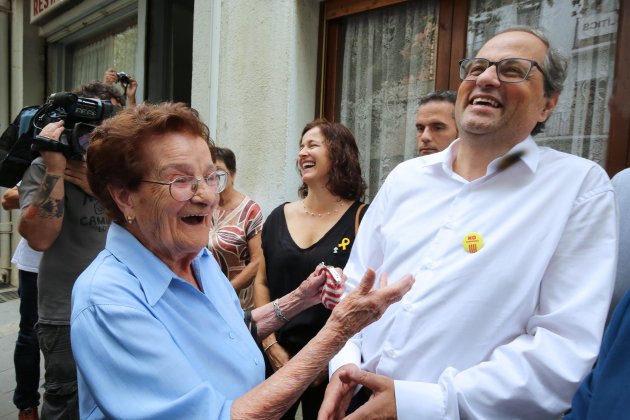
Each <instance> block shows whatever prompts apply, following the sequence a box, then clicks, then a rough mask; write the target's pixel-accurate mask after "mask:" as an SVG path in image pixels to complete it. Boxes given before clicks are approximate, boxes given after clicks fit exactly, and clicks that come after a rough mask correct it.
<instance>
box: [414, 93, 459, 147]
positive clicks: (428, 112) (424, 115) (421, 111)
mask: <svg viewBox="0 0 630 420" xmlns="http://www.w3.org/2000/svg"><path fill="white" fill-rule="evenodd" d="M456 95H457V94H456V92H454V91H452V90H438V91H436V92H431V93H429V94H427V95H425V96H423V97H422V98H420V106H419V107H418V114H417V115H416V144H417V145H418V155H420V156H426V155H430V154H432V153H437V152H441V151H442V150H444V149H446V148H447V147H448V145H449V144H451V142H452V141H453V140H455V139H456V138H457V125H456V124H455V99H456Z"/></svg>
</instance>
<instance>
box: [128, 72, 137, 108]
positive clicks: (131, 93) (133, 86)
mask: <svg viewBox="0 0 630 420" xmlns="http://www.w3.org/2000/svg"><path fill="white" fill-rule="evenodd" d="M137 90H138V81H137V80H136V79H134V78H133V77H131V76H129V86H127V106H134V105H135V104H136V91H137Z"/></svg>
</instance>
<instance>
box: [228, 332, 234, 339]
mask: <svg viewBox="0 0 630 420" xmlns="http://www.w3.org/2000/svg"><path fill="white" fill-rule="evenodd" d="M228 335H229V336H230V339H231V340H234V333H233V332H232V331H230V334H228Z"/></svg>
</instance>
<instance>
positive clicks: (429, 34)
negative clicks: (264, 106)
mask: <svg viewBox="0 0 630 420" xmlns="http://www.w3.org/2000/svg"><path fill="white" fill-rule="evenodd" d="M438 6H439V3H438V1H426V2H408V3H404V4H400V5H397V6H392V7H384V8H380V9H375V10H371V11H368V12H364V13H358V14H355V15H350V16H348V17H345V18H343V24H342V28H343V29H342V30H343V35H342V42H341V44H342V45H341V50H342V69H341V89H340V98H339V101H338V102H339V104H340V106H339V108H338V109H337V115H336V116H335V118H336V119H337V120H338V121H340V122H341V123H343V124H345V125H347V126H348V127H349V128H350V130H352V132H353V133H354V135H355V137H356V139H357V142H358V144H359V148H360V152H361V167H362V169H363V172H364V177H365V179H366V182H367V183H368V196H369V197H370V198H373V197H374V195H375V194H376V192H377V191H378V188H379V187H380V185H381V184H382V183H383V181H384V180H385V178H386V176H387V174H389V172H390V171H391V170H392V169H393V168H394V167H395V166H396V165H398V164H399V163H400V162H402V161H403V160H405V159H408V158H411V157H414V156H416V153H417V152H416V146H415V114H416V111H417V109H418V100H419V98H420V97H421V96H423V95H424V94H426V93H428V92H430V91H432V90H434V86H435V68H436V49H437V35H438V31H437V26H436V22H437V15H438Z"/></svg>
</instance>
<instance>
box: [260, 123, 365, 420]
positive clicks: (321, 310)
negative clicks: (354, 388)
mask: <svg viewBox="0 0 630 420" xmlns="http://www.w3.org/2000/svg"><path fill="white" fill-rule="evenodd" d="M297 167H298V170H299V171H300V174H301V176H302V186H301V187H300V188H299V191H298V193H299V195H300V197H301V199H300V200H298V201H294V202H292V203H285V204H282V205H280V206H279V207H277V208H276V209H275V210H273V212H271V214H270V215H269V218H268V219H267V221H266V222H265V224H264V226H263V233H262V246H263V254H264V259H263V261H262V262H261V266H260V269H259V270H258V275H257V276H256V283H255V295H254V298H255V300H256V302H255V303H256V307H260V306H263V305H266V304H268V303H269V302H270V301H272V300H274V299H278V298H279V297H281V296H283V295H285V294H286V293H290V292H292V291H293V290H295V289H296V287H298V286H299V279H301V278H305V277H306V276H307V275H308V274H309V273H310V272H312V271H313V270H314V269H315V267H316V266H317V264H319V263H321V262H324V263H325V264H326V265H333V266H335V267H343V266H345V264H346V261H348V256H349V255H350V249H351V247H352V244H353V243H354V236H355V233H356V229H357V226H358V222H359V219H360V217H361V216H362V212H363V211H364V210H365V206H364V205H362V203H361V200H362V199H363V196H364V193H365V182H364V181H363V178H362V177H361V166H360V165H359V149H358V147H357V144H356V142H355V140H354V136H353V135H352V132H350V130H349V129H348V128H347V127H345V126H344V125H342V124H339V123H335V122H333V123H331V122H328V121H326V120H324V119H318V120H315V121H312V122H310V123H308V124H307V125H306V126H305V127H304V129H303V130H302V137H301V141H300V149H299V153H298V156H297ZM329 315H330V311H329V310H328V309H326V308H325V307H323V306H321V305H317V306H315V307H313V308H309V309H307V310H305V311H304V312H302V313H300V314H299V315H298V316H296V317H294V318H292V319H287V320H286V324H285V325H284V326H282V328H280V329H279V330H278V331H277V333H275V334H271V335H270V336H269V337H267V338H265V339H264V340H263V343H262V344H263V350H264V351H265V354H266V356H267V359H268V366H267V375H270V374H271V373H273V372H274V371H277V370H278V369H280V368H281V367H282V366H284V365H285V364H287V362H288V361H289V359H290V358H291V357H293V356H294V355H295V354H296V353H297V352H299V351H300V349H302V347H304V345H306V343H308V341H309V340H310V339H312V338H313V337H314V336H315V335H316V334H317V332H318V331H319V330H320V328H322V327H323V326H324V324H325V323H326V320H327V319H328V317H329ZM269 365H270V366H269ZM327 372H328V371H327V369H325V370H324V371H322V373H321V375H320V376H319V377H318V378H317V379H316V380H315V381H313V383H312V384H311V386H310V387H309V388H308V389H307V390H306V391H305V392H304V394H303V395H302V396H301V397H300V401H299V402H301V403H302V415H303V418H304V419H305V420H308V419H314V418H316V417H317V412H318V410H319V407H320V405H321V402H322V400H323V398H324V391H325V390H326V385H327V383H328V375H327ZM297 406H298V403H296V404H295V405H294V406H293V407H292V408H291V409H290V410H289V412H288V413H287V415H286V416H285V418H286V419H289V418H293V417H294V416H295V412H296V410H297Z"/></svg>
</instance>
